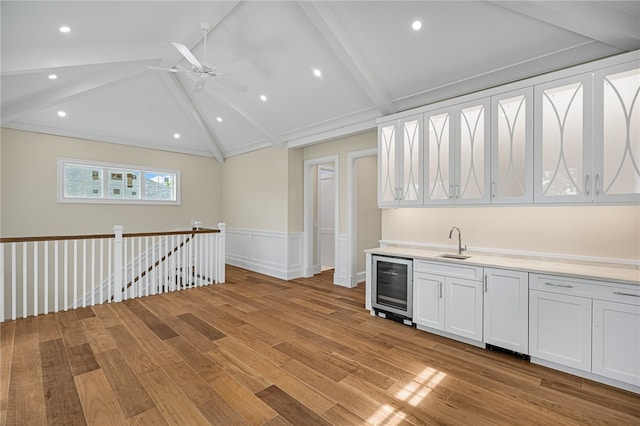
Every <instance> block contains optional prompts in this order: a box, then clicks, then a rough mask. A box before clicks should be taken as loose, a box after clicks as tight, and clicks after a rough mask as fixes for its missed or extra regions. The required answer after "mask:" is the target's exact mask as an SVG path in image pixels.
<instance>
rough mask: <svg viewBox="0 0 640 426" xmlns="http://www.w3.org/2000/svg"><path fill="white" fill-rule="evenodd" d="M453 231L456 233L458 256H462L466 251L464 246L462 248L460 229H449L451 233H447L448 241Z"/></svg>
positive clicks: (455, 227)
mask: <svg viewBox="0 0 640 426" xmlns="http://www.w3.org/2000/svg"><path fill="white" fill-rule="evenodd" d="M453 231H458V254H462V252H463V251H465V250H466V249H467V245H466V244H465V245H464V248H462V232H460V228H458V227H457V226H454V227H453V228H451V231H449V239H451V236H452V235H453Z"/></svg>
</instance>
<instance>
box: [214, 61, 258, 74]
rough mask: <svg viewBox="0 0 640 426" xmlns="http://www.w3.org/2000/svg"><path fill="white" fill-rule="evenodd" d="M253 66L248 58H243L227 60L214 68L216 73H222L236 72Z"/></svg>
mask: <svg viewBox="0 0 640 426" xmlns="http://www.w3.org/2000/svg"><path fill="white" fill-rule="evenodd" d="M250 68H251V65H250V64H249V62H248V61H247V60H246V59H241V60H239V61H234V62H227V63H224V64H220V65H216V66H215V67H213V70H214V71H215V72H216V73H221V74H235V73H238V72H243V71H247V70H249V69H250Z"/></svg>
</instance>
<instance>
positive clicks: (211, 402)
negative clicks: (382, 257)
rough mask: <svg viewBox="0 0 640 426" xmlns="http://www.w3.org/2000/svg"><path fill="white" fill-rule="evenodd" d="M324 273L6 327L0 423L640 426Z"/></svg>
mask: <svg viewBox="0 0 640 426" xmlns="http://www.w3.org/2000/svg"><path fill="white" fill-rule="evenodd" d="M332 274H333V272H332V271H329V272H323V273H322V274H319V275H318V276H316V277H313V278H305V279H295V280H290V281H282V280H279V279H277V278H273V277H266V276H264V275H260V274H257V273H254V272H250V271H246V270H243V269H240V268H236V267H232V266H227V271H226V276H227V283H226V284H223V285H210V286H205V287H200V288H193V289H188V290H181V291H176V292H170V293H166V294H159V295H155V296H149V297H146V298H139V299H130V300H128V301H126V302H124V303H109V304H105V305H100V306H95V307H91V308H83V309H80V310H77V311H72V310H70V311H67V312H59V313H57V314H50V315H45V316H38V317H35V318H33V317H32V318H27V319H18V320H16V321H7V322H5V323H2V324H0V344H1V345H2V346H1V347H0V356H1V358H0V424H7V425H20V426H22V425H25V424H35V425H44V424H54V423H56V421H57V420H60V422H63V424H65V425H66V424H74V423H78V422H80V420H79V418H80V414H81V415H82V416H83V418H84V420H86V421H87V423H89V424H109V423H111V424H123V425H126V424H130V425H165V424H179V425H184V424H189V425H191V424H202V425H205V424H212V425H225V426H226V425H245V424H251V425H265V426H266V425H268V426H277V425H298V424H320V423H322V422H327V423H330V424H336V425H350V424H365V425H402V424H406V425H425V424H428V425H430V424H438V425H474V426H482V425H519V424H527V425H529V424H553V425H559V424H562V425H573V424H577V425H584V424H602V425H612V426H613V425H615V426H619V425H633V426H636V425H639V424H640V394H635V393H631V392H627V391H623V390H620V389H616V388H613V387H611V386H606V385H603V384H600V383H595V382H592V381H590V380H587V379H582V378H580V377H576V376H572V375H569V374H566V373H562V372H559V371H554V370H551V369H549V368H546V367H542V366H539V365H535V364H531V363H529V362H527V361H523V360H521V359H519V358H517V357H513V356H510V355H508V354H505V353H501V352H497V351H496V352H492V351H487V350H484V349H482V348H477V347H475V346H469V345H466V344H464V343H461V342H456V341H452V340H450V339H447V338H445V337H441V336H437V335H433V334H430V333H426V332H422V331H420V330H416V329H415V328H412V327H407V326H404V325H402V324H398V323H396V322H393V321H388V320H385V319H382V318H379V317H376V316H372V315H370V313H369V311H367V310H365V309H364V297H365V292H364V286H363V285H359V286H358V287H356V288H345V287H340V286H335V285H333V275H332ZM65 363H66V364H65ZM45 389H46V392H45ZM73 392H76V393H77V401H76V402H75V403H71V400H72V399H73V398H69V397H68V395H73ZM65 404H68V405H69V407H70V408H69V409H68V410H67V409H61V408H60V407H64V406H65ZM56 410H57V411H56ZM63 411H64V414H62V412H63ZM67 411H69V412H68V413H67ZM48 414H50V415H49V420H51V421H50V422H49V423H47V420H48V417H47V416H48ZM60 422H58V423H60Z"/></svg>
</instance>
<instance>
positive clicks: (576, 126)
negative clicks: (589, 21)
mask: <svg viewBox="0 0 640 426" xmlns="http://www.w3.org/2000/svg"><path fill="white" fill-rule="evenodd" d="M535 105H536V110H535V125H536V128H535V135H536V136H535V148H536V149H535V151H536V155H535V164H536V168H535V180H534V191H535V200H536V202H567V201H573V202H576V201H590V200H591V187H592V179H593V175H592V171H591V150H592V148H591V130H592V122H593V119H592V108H591V105H592V77H591V73H587V74H582V75H579V76H575V77H570V78H566V79H562V80H557V81H552V82H549V83H545V84H540V85H537V86H536V87H535Z"/></svg>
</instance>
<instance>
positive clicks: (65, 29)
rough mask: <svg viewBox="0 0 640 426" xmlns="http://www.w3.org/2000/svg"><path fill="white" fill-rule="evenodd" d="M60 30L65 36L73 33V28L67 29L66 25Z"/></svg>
mask: <svg viewBox="0 0 640 426" xmlns="http://www.w3.org/2000/svg"><path fill="white" fill-rule="evenodd" d="M59 29H60V32H61V33H65V34H66V33H68V32H70V31H71V28H69V27H67V26H66V25H65V26H62V27H60V28H59Z"/></svg>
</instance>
